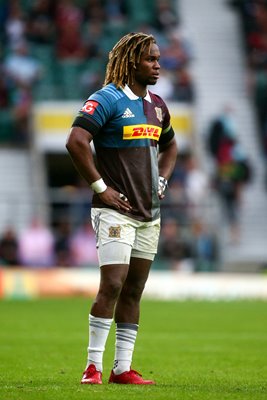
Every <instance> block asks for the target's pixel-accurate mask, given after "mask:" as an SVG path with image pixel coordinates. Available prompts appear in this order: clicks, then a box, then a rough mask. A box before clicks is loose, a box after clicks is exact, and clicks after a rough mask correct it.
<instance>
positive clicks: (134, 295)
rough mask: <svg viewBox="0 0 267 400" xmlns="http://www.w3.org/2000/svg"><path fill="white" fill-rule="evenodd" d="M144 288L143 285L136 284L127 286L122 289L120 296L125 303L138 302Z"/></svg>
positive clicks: (141, 283)
mask: <svg viewBox="0 0 267 400" xmlns="http://www.w3.org/2000/svg"><path fill="white" fill-rule="evenodd" d="M144 288H145V283H143V282H138V283H135V284H133V285H127V286H125V287H124V288H123V291H122V295H123V297H124V299H125V301H128V302H139V301H140V299H141V297H142V293H143V291H144Z"/></svg>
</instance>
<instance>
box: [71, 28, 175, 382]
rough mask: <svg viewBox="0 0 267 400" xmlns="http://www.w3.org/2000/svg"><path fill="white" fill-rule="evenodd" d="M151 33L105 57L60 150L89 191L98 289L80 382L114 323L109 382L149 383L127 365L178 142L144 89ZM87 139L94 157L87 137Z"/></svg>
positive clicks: (154, 58)
mask: <svg viewBox="0 0 267 400" xmlns="http://www.w3.org/2000/svg"><path fill="white" fill-rule="evenodd" d="M159 58H160V52H159V48H158V46H157V44H156V41H155V39H154V37H153V36H152V35H147V34H143V33H130V34H127V35H126V36H124V37H123V38H121V40H120V41H119V42H118V43H117V44H116V45H115V46H114V47H113V49H112V51H111V52H110V54H109V62H108V64H107V69H106V77H105V82H104V85H103V88H102V89H100V90H99V91H97V92H96V93H94V94H92V95H91V96H90V97H89V99H88V100H87V101H86V102H85V103H84V105H83V107H82V109H81V110H80V112H79V113H78V115H77V117H76V119H75V120H74V122H73V125H72V128H71V131H70V134H69V137H68V140H67V144H66V147H67V149H68V151H69V153H70V156H71V158H72V161H73V163H74V165H75V166H76V168H77V170H78V171H79V173H80V174H81V175H82V176H83V177H84V178H85V180H86V181H87V182H88V184H89V185H90V187H91V188H92V190H93V191H94V195H93V199H92V211H91V218H92V225H93V227H94V230H95V233H96V240H97V250H98V258H99V265H100V267H101V268H100V286H99V291H98V293H97V296H96V299H95V301H94V303H93V305H92V307H91V311H90V314H89V346H88V360H87V365H86V368H85V371H84V373H83V377H82V380H81V383H85V384H101V383H102V370H103V365H102V361H103V352H104V349H105V344H106V340H107V337H108V333H109V330H110V327H111V324H112V321H113V318H114V320H115V323H116V344H115V361H114V366H113V369H112V371H111V375H110V378H109V383H117V384H137V385H138V384H141V385H142V384H143V385H150V384H154V383H155V382H154V381H153V380H146V379H143V378H142V376H141V374H139V373H138V372H137V371H135V370H133V369H132V368H131V363H132V355H133V350H134V345H135V340H136V336H137V331H138V323H139V313H140V300H141V296H142V293H143V290H144V287H145V283H146V280H147V278H148V274H149V270H150V266H151V263H152V261H153V259H154V256H155V254H156V252H157V245H158V239H159V232H160V205H159V203H160V199H162V198H163V197H164V191H165V189H166V187H167V181H168V179H169V177H170V175H171V173H172V171H173V168H174V165H175V162H176V156H177V146H176V141H175V138H174V131H173V129H172V127H171V125H170V115H169V112H168V109H167V107H166V105H165V103H164V101H163V100H162V99H161V98H160V97H159V96H157V95H155V94H153V93H151V92H150V91H148V90H147V86H148V85H154V84H156V82H157V80H158V78H159V70H160V65H159ZM91 141H93V143H94V148H95V153H96V162H95V161H94V156H93V152H92V150H91V146H90V142H91Z"/></svg>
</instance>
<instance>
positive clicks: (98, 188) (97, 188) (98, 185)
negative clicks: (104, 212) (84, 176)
mask: <svg viewBox="0 0 267 400" xmlns="http://www.w3.org/2000/svg"><path fill="white" fill-rule="evenodd" d="M90 187H91V189H92V190H93V191H94V192H96V193H98V194H99V193H103V192H104V191H105V190H106V189H107V185H106V184H105V182H104V181H103V179H102V178H100V179H98V181H95V182H93V183H91V185H90Z"/></svg>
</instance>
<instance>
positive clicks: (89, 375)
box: [81, 364, 102, 385]
mask: <svg viewBox="0 0 267 400" xmlns="http://www.w3.org/2000/svg"><path fill="white" fill-rule="evenodd" d="M81 383H86V384H88V385H101V384H102V372H100V371H97V370H96V367H95V365H94V364H90V365H88V367H87V368H86V370H85V371H84V373H83V377H82V380H81Z"/></svg>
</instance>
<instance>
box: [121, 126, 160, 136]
mask: <svg viewBox="0 0 267 400" xmlns="http://www.w3.org/2000/svg"><path fill="white" fill-rule="evenodd" d="M161 131H162V129H161V128H160V127H159V126H156V125H147V124H141V125H128V126H124V127H123V139H124V140H132V139H153V140H159V137H160V134H161Z"/></svg>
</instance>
